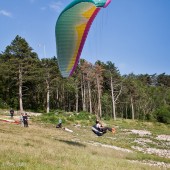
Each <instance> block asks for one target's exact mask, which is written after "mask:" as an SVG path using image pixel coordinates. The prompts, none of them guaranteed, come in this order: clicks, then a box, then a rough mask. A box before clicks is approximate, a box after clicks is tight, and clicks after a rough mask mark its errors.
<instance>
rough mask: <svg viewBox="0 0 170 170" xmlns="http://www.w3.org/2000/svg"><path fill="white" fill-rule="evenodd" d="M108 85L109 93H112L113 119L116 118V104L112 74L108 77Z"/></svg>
mask: <svg viewBox="0 0 170 170" xmlns="http://www.w3.org/2000/svg"><path fill="white" fill-rule="evenodd" d="M110 85H111V93H112V111H113V119H114V120H116V104H115V97H114V89H113V78H112V76H111V79H110Z"/></svg>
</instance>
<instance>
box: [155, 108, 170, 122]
mask: <svg viewBox="0 0 170 170" xmlns="http://www.w3.org/2000/svg"><path fill="white" fill-rule="evenodd" d="M156 119H157V121H158V122H161V123H167V124H170V108H169V107H166V106H164V107H161V108H160V109H158V110H157V111H156Z"/></svg>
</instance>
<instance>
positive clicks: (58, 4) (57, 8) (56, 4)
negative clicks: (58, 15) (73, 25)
mask: <svg viewBox="0 0 170 170" xmlns="http://www.w3.org/2000/svg"><path fill="white" fill-rule="evenodd" d="M62 5H63V4H62V2H61V1H59V2H53V3H51V4H50V5H49V7H50V8H51V9H53V10H55V11H57V12H60V11H61V9H62Z"/></svg>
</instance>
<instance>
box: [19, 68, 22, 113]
mask: <svg viewBox="0 0 170 170" xmlns="http://www.w3.org/2000/svg"><path fill="white" fill-rule="evenodd" d="M22 83H23V79H22V67H21V66H19V106H20V112H23V101H22Z"/></svg>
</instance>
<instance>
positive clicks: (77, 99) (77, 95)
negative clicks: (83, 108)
mask: <svg viewBox="0 0 170 170" xmlns="http://www.w3.org/2000/svg"><path fill="white" fill-rule="evenodd" d="M78 107H79V94H78V87H76V113H78Z"/></svg>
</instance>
